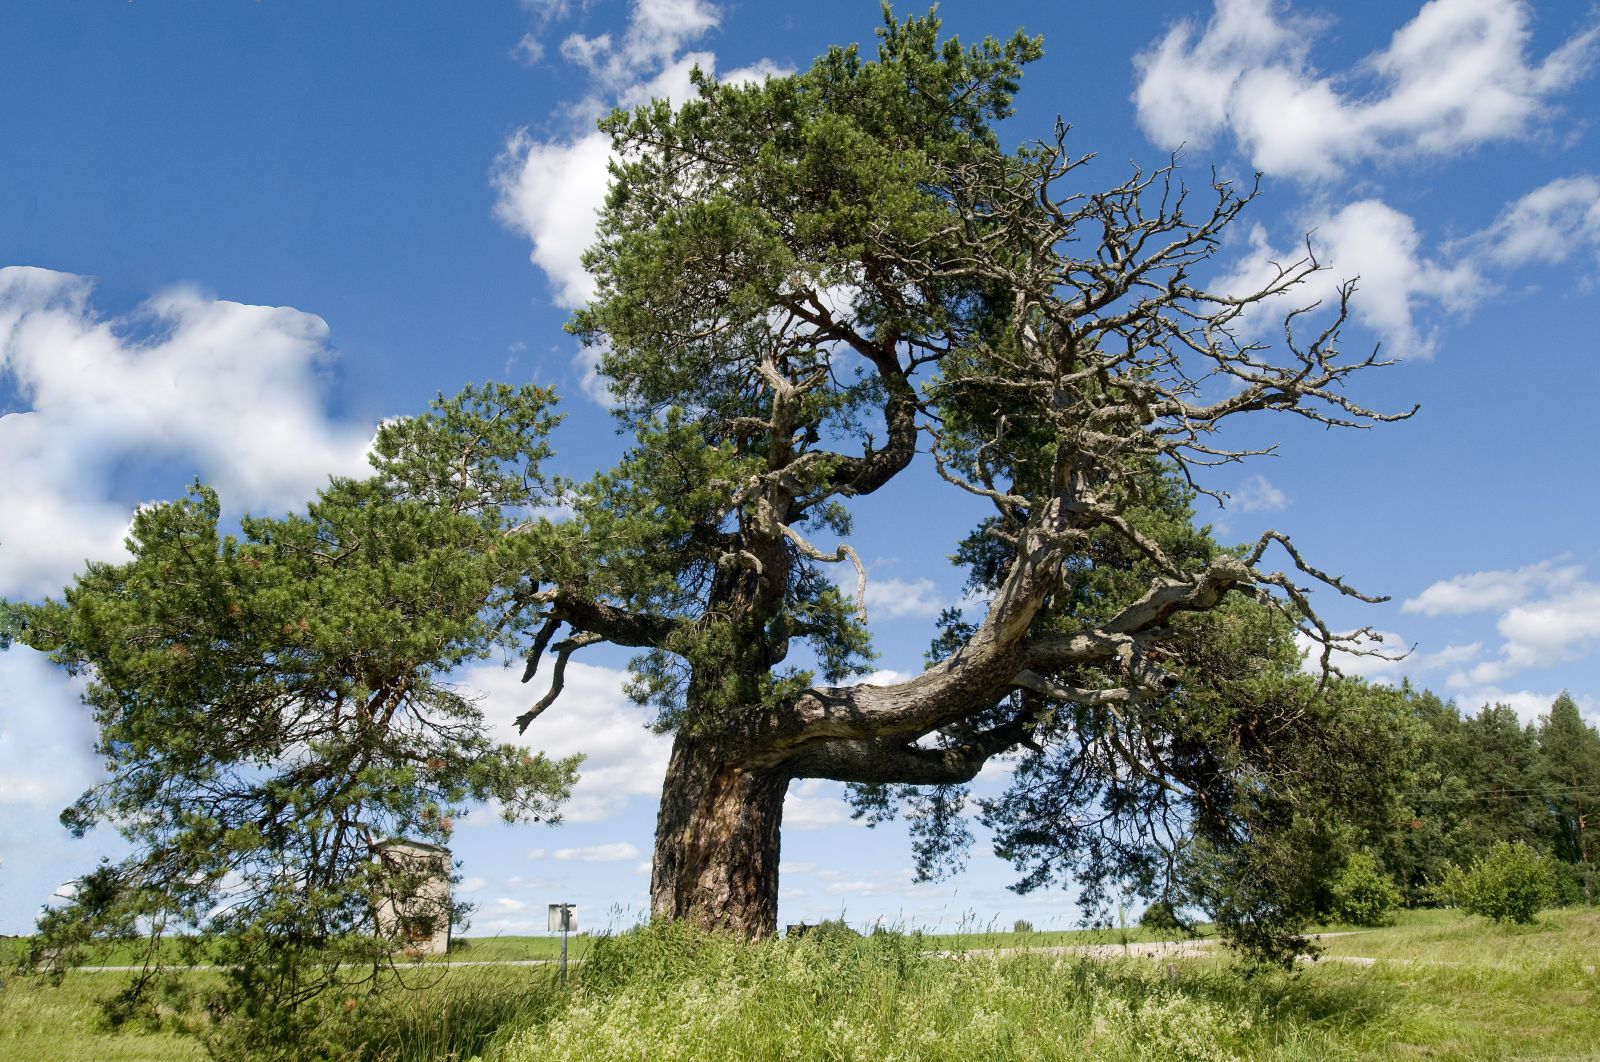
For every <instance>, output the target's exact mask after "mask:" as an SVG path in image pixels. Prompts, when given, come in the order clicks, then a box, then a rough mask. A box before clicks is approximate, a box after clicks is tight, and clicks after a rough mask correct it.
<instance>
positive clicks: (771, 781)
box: [650, 732, 789, 938]
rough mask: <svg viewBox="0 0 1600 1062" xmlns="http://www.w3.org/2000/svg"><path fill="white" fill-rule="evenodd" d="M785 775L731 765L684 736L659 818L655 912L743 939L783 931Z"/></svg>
mask: <svg viewBox="0 0 1600 1062" xmlns="http://www.w3.org/2000/svg"><path fill="white" fill-rule="evenodd" d="M788 788H789V774H788V772H787V771H784V770H781V769H772V768H753V767H748V766H742V765H740V764H739V763H738V762H729V761H728V760H727V759H726V758H725V757H724V756H723V755H722V754H721V752H720V750H719V748H718V747H717V745H716V744H715V743H713V742H709V741H706V740H704V739H701V738H697V737H694V736H691V735H688V734H684V733H681V732H680V733H679V734H678V736H677V738H676V739H675V740H674V742H673V745H672V759H671V760H670V762H669V763H668V765H667V776H666V781H665V783H664V784H663V786H662V792H661V810H660V813H659V814H658V816H657V819H656V847H655V861H654V867H653V869H652V871H651V877H650V911H651V914H652V915H653V916H654V917H655V918H671V919H687V920H688V921H690V922H693V923H695V924H696V925H699V926H702V927H704V928H706V929H710V930H716V931H721V932H729V933H735V934H737V935H739V936H741V937H746V938H757V937H765V936H770V935H772V934H773V933H775V932H776V931H777V927H778V841H779V836H778V835H779V825H780V823H781V821H782V818H783V798H784V794H785V793H786V792H787V791H788Z"/></svg>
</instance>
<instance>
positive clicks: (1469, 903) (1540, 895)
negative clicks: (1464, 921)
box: [1445, 841, 1557, 924]
mask: <svg viewBox="0 0 1600 1062" xmlns="http://www.w3.org/2000/svg"><path fill="white" fill-rule="evenodd" d="M1445 884H1446V889H1447V891H1448V892H1449V893H1451V894H1452V895H1453V896H1454V898H1455V900H1456V902H1457V903H1459V904H1460V905H1461V907H1462V909H1463V910H1465V911H1467V912H1468V913H1470V914H1476V915H1483V916H1484V917H1485V918H1492V919H1494V920H1495V921H1496V922H1518V923H1523V924H1526V923H1528V922H1532V921H1533V917H1534V915H1536V914H1538V913H1539V912H1540V911H1541V910H1543V909H1544V908H1546V907H1548V906H1550V905H1551V904H1553V903H1554V902H1555V901H1556V899H1557V896H1556V878H1555V874H1554V872H1553V871H1552V870H1551V867H1550V863H1549V861H1548V860H1546V859H1545V858H1544V857H1542V856H1540V855H1539V853H1537V852H1535V851H1534V850H1533V849H1532V848H1529V847H1528V846H1527V845H1525V844H1523V843H1522V842H1520V841H1519V842H1517V843H1516V844H1507V843H1506V842H1504V841H1500V842H1498V843H1496V844H1495V846H1494V847H1493V848H1491V849H1490V850H1489V854H1488V855H1485V856H1479V857H1478V858H1477V859H1476V860H1474V861H1473V864H1472V869H1471V870H1468V871H1465V872H1463V871H1462V870H1461V869H1460V868H1459V867H1452V868H1450V874H1449V876H1448V877H1447V879H1446V883H1445Z"/></svg>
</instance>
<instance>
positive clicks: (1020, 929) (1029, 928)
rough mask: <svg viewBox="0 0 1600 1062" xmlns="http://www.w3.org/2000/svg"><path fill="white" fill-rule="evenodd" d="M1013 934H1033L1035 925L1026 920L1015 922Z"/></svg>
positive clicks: (1012, 928)
mask: <svg viewBox="0 0 1600 1062" xmlns="http://www.w3.org/2000/svg"><path fill="white" fill-rule="evenodd" d="M1011 932H1013V933H1032V932H1033V923H1032V922H1030V921H1028V920H1027V919H1026V918H1019V919H1017V920H1016V921H1015V922H1013V923H1011Z"/></svg>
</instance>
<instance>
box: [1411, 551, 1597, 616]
mask: <svg viewBox="0 0 1600 1062" xmlns="http://www.w3.org/2000/svg"><path fill="white" fill-rule="evenodd" d="M1582 572H1583V569H1582V568H1580V567H1577V566H1574V565H1564V564H1559V563H1558V562H1556V561H1540V562H1539V563H1538V564H1529V565H1527V566H1526V567H1522V568H1517V569H1515V570H1501V571H1484V572H1469V573H1467V574H1465V575H1457V576H1455V577H1454V578H1451V579H1441V580H1440V581H1438V582H1436V583H1434V584H1432V585H1431V586H1429V587H1428V588H1427V589H1426V590H1424V591H1422V593H1420V594H1418V595H1417V596H1416V597H1413V598H1409V599H1408V600H1407V601H1406V602H1405V604H1403V605H1402V606H1401V611H1403V612H1420V613H1422V614H1423V615H1425V616H1442V615H1459V614H1462V613H1468V612H1495V611H1499V610H1501V609H1505V608H1509V607H1510V606H1512V605H1515V604H1517V603H1518V602H1520V601H1522V600H1524V599H1525V598H1527V597H1528V596H1529V595H1530V594H1533V593H1534V592H1536V591H1538V590H1541V589H1546V588H1550V587H1555V586H1560V585H1562V584H1564V583H1570V582H1572V581H1573V580H1575V579H1577V578H1578V577H1579V576H1580V575H1581V574H1582Z"/></svg>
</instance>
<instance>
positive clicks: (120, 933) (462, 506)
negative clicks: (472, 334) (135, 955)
mask: <svg viewBox="0 0 1600 1062" xmlns="http://www.w3.org/2000/svg"><path fill="white" fill-rule="evenodd" d="M551 401H552V398H551V396H550V394H549V393H548V392H545V391H541V390H539V389H537V388H532V387H528V388H523V389H521V390H513V389H511V388H508V387H502V386H487V387H482V388H469V389H468V390H467V391H465V392H464V393H463V394H462V395H460V396H459V397H457V398H453V399H450V400H443V399H441V400H440V401H437V402H435V403H434V405H433V409H432V411H431V412H430V413H428V414H426V415H424V416H420V417H416V418H412V419H409V420H403V421H397V422H393V423H390V424H387V425H385V426H384V427H383V428H382V429H381V430H380V431H379V434H378V437H377V441H376V443H375V445H374V448H373V454H372V463H373V466H374V468H375V474H374V475H373V476H371V477H370V478H368V479H365V480H359V481H358V480H334V481H333V482H332V483H331V484H330V485H329V486H328V487H327V488H326V489H324V490H323V491H321V492H320V493H319V494H318V495H317V497H316V499H315V500H314V501H313V502H312V503H311V504H310V505H309V506H308V507H307V508H306V511H305V512H304V513H303V514H296V515H291V516H286V517H281V518H254V517H248V518H246V519H244V520H243V521H242V522H241V527H240V533H239V534H238V535H237V536H235V535H226V534H223V533H221V532H220V531H219V529H218V515H219V503H218V499H217V497H216V495H215V493H214V492H212V491H211V490H209V489H208V488H205V487H203V486H198V485H197V486H195V487H193V488H192V489H191V490H190V492H189V496H188V497H187V498H185V499H183V500H181V501H176V502H172V503H170V504H163V505H155V506H150V507H147V508H145V509H142V510H141V511H140V512H139V513H138V514H137V515H136V517H135V518H134V522H133V528H132V532H131V535H130V537H129V541H128V546H129V550H130V552H131V553H132V554H133V557H132V559H131V560H130V561H128V562H126V563H123V564H95V565H91V566H90V567H89V569H88V570H87V571H86V572H84V574H83V575H81V576H80V577H79V578H78V579H77V580H76V582H75V584H74V585H73V586H72V587H71V588H69V589H68V590H67V592H66V594H65V596H64V598H63V599H62V600H59V601H50V602H46V603H45V604H43V605H38V606H25V607H22V608H21V609H20V610H19V616H20V619H21V622H22V630H21V634H20V640H21V641H23V642H25V643H26V644H28V645H31V646H33V647H34V648H36V649H41V650H45V651H48V652H49V653H50V654H51V656H52V658H53V659H55V660H56V661H57V662H58V663H61V664H63V665H65V666H66V667H68V668H69V669H71V670H74V671H79V672H82V673H83V674H84V675H85V676H86V677H87V678H88V686H87V691H86V693H85V700H86V701H87V703H88V704H89V705H90V706H91V707H92V708H93V710H94V715H95V719H96V721H97V722H98V724H99V727H100V743H99V752H100V753H101V755H102V756H104V757H105V761H106V766H107V768H108V771H109V777H108V779H107V780H106V781H105V782H103V783H101V784H100V785H98V786H96V787H94V788H93V789H91V790H90V791H89V792H87V793H85V794H84V795H83V797H82V798H81V799H80V800H79V801H78V802H77V803H76V804H74V805H73V806H72V807H71V808H69V809H68V810H67V811H66V812H64V813H63V816H62V817H63V822H64V823H65V824H66V825H68V826H69V827H71V828H72V829H73V830H74V831H75V832H77V833H80V834H81V833H83V832H84V831H86V830H88V829H90V828H93V827H95V826H98V825H103V824H104V825H114V826H115V827H116V828H117V829H119V830H120V831H121V833H122V834H123V836H124V837H126V838H127V840H128V841H129V842H130V843H131V845H132V848H133V851H132V854H130V855H129V856H128V857H126V858H125V859H123V860H121V861H118V862H113V863H106V864H104V865H102V866H101V867H100V868H98V869H97V870H95V871H94V872H93V873H91V874H89V875H87V876H86V877H84V878H83V879H82V880H81V881H80V882H79V885H78V889H77V893H76V895H75V896H74V897H73V899H72V900H71V902H69V903H68V904H67V905H65V906H64V907H60V908H58V909H55V910H52V911H50V912H49V913H47V914H46V915H45V916H44V918H43V920H42V922H41V925H40V935H39V936H38V937H37V938H36V940H35V944H34V958H35V959H36V960H39V961H44V962H47V963H48V964H50V965H53V966H54V967H56V968H57V969H58V970H59V969H61V968H63V967H65V966H66V965H69V964H71V963H72V962H74V961H77V960H78V959H80V957H82V956H83V954H84V948H85V947H86V946H87V945H90V944H92V943H96V942H104V941H108V940H109V941H122V942H126V941H128V940H131V939H143V940H144V941H146V950H145V953H144V954H145V963H146V967H147V970H146V973H147V976H144V977H141V978H139V979H138V980H137V981H136V982H135V983H134V985H133V986H132V988H131V989H130V992H129V993H128V995H127V997H126V998H125V999H124V1001H123V1003H124V1005H125V1007H131V1006H133V1005H134V1004H136V1003H138V1002H141V1001H142V1000H143V999H144V998H145V997H146V995H147V994H148V992H149V990H150V989H151V988H152V987H154V985H155V983H156V981H157V978H156V976H155V975H156V974H157V973H158V971H159V969H160V967H161V966H162V965H163V963H164V961H165V960H166V959H168V958H177V959H179V960H181V961H185V962H193V961H196V960H198V959H202V958H203V959H205V960H208V961H214V962H218V963H220V964H222V965H223V966H225V967H226V969H227V976H226V979H225V984H226V988H225V989H223V990H222V992H221V998H220V999H219V1005H218V1007H217V1008H216V1009H217V1011H218V1013H223V1014H230V1015H234V1016H238V1017H247V1018H252V1019H255V1020H254V1021H253V1022H252V1027H253V1030H254V1031H253V1032H252V1034H251V1036H252V1038H253V1039H255V1040H258V1041H261V1042H263V1043H265V1042H266V1041H264V1040H262V1037H263V1036H266V1037H267V1039H269V1040H270V1039H271V1035H270V1030H272V1029H278V1030H279V1031H280V1032H283V1033H284V1034H285V1036H286V1037H287V1038H286V1039H285V1041H284V1042H285V1043H286V1044H289V1043H292V1042H293V1041H294V1037H293V1036H290V1035H288V1034H289V1033H291V1032H292V1031H293V1025H294V1022H293V1011H294V1008H295V1007H296V1006H297V1005H298V1004H300V1003H302V1002H304V1001H305V1000H307V999H310V998H312V997H313V996H315V995H317V994H319V993H320V992H322V991H323V990H325V989H328V988H330V987H333V986H335V985H348V984H349V983H351V982H353V981H359V982H364V983H377V982H381V981H382V980H384V979H385V977H386V976H388V973H389V969H390V968H389V962H390V958H391V956H392V955H393V953H394V952H395V951H396V949H397V948H398V947H399V946H400V945H401V944H402V943H403V940H402V939H401V938H402V935H403V932H404V927H403V926H401V925H400V924H398V923H397V922H396V920H394V919H389V920H388V921H387V922H385V920H384V919H382V918H381V917H380V916H379V911H380V910H381V909H382V908H383V906H384V904H385V903H386V902H392V901H393V900H394V899H395V898H410V897H413V896H414V895H416V894H417V893H418V892H419V886H420V884H421V878H422V877H423V876H424V875H423V873H422V871H421V870H420V869H419V868H418V866H417V865H415V864H414V863H407V862H405V861H403V860H394V859H385V858H381V857H380V855H381V849H379V848H376V847H375V846H377V845H379V844H380V843H381V842H383V841H385V840H387V839H391V838H395V837H405V838H410V839H415V840H422V841H425V842H435V843H439V844H443V843H444V842H446V841H448V839H449V837H450V832H451V823H452V820H453V819H454V818H455V817H456V816H457V815H459V814H460V813H461V812H462V811H463V809H464V808H465V806H466V805H467V804H468V803H470V802H479V801H488V800H493V801H495V802H496V803H497V804H498V805H499V807H500V808H501V809H502V810H503V812H504V814H505V817H506V818H507V819H522V820H547V821H548V820H552V819H554V817H555V816H556V812H557V808H558V807H559V805H560V803H561V801H562V800H563V799H564V798H565V797H566V795H567V794H568V792H569V790H570V788H571V785H572V783H573V781H574V778H575V772H576V767H577V763H578V758H577V757H574V758H571V759H567V760H561V761H552V760H550V759H548V758H546V757H544V756H543V755H539V754H534V753H530V752H528V751H527V750H525V749H522V748H517V747H514V746H512V745H508V744H499V743H496V742H495V741H493V740H492V739H491V738H490V736H489V735H488V734H487V733H486V729H485V724H484V719H483V716H482V713H481V712H480V711H479V709H478V707H477V705H475V704H474V703H473V702H472V701H471V700H470V699H468V698H467V697H464V696H463V695H462V694H461V693H460V692H458V691H457V690H456V689H455V688H454V687H453V686H452V685H451V683H450V681H449V679H448V675H449V673H450V671H451V669H453V668H455V667H457V666H458V665H460V664H462V663H465V662H467V661H470V660H474V659H478V658H481V657H484V656H487V655H488V654H489V653H490V652H491V651H492V650H494V649H495V648H496V647H506V648H511V649H515V648H516V647H517V646H518V645H519V644H520V642H521V640H522V639H523V637H524V635H525V634H526V627H527V613H528V606H527V603H526V587H525V586H524V574H523V573H525V572H526V571H527V570H528V568H529V567H530V564H531V563H532V561H531V556H530V551H532V550H535V549H537V548H538V538H537V535H530V534H526V533H525V532H527V531H528V530H529V525H528V521H529V518H530V511H531V509H532V507H533V506H536V505H538V504H541V503H542V502H544V501H547V500H548V498H549V491H550V485H549V484H548V483H547V482H546V481H545V480H544V478H543V477H542V475H541V474H540V472H539V461H540V460H541V459H542V458H543V457H544V456H545V453H546V450H545V446H544V437H545V435H546V434H547V433H548V431H549V429H550V427H551V426H552V424H553V423H554V418H553V417H552V416H551V415H550V413H549V412H548V409H549V406H550V404H551ZM407 902H411V901H409V900H408V901H407ZM413 907H414V904H413ZM439 907H440V909H438V910H430V911H426V912H418V911H416V910H414V909H413V910H411V911H410V914H411V916H412V917H422V918H426V919H428V920H430V921H432V922H434V923H436V924H441V925H442V924H443V922H444V921H448V920H450V919H452V918H456V917H459V914H460V912H459V911H456V910H452V909H449V908H447V907H444V906H443V902H442V901H441V902H440V904H439ZM171 937H177V938H180V939H181V941H182V942H183V943H184V944H186V945H187V948H184V947H179V948H177V949H176V950H174V948H173V946H172V945H171V944H170V943H167V944H163V940H164V938H171ZM202 939H203V941H204V942H203V943H202ZM269 1018H270V1019H271V1020H266V1021H263V1020H261V1019H269ZM226 1028H227V1023H226V1022H224V1023H223V1024H222V1026H221V1029H222V1030H226ZM264 1030H265V1031H264ZM285 1049H286V1050H287V1049H288V1048H285Z"/></svg>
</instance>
